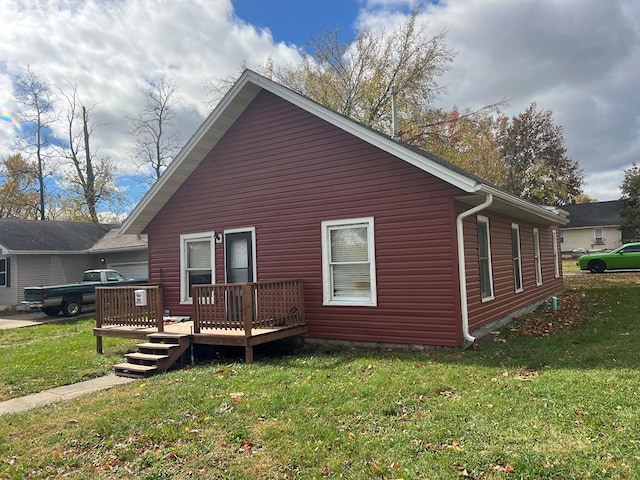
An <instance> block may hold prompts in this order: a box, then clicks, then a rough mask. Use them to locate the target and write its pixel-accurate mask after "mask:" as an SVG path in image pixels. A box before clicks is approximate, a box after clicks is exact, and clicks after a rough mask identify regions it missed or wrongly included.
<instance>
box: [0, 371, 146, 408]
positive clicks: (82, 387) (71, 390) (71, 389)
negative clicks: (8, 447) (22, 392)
mask: <svg viewBox="0 0 640 480" xmlns="http://www.w3.org/2000/svg"><path fill="white" fill-rule="evenodd" d="M133 381H134V379H133V378H125V377H118V376H117V375H115V374H113V373H110V374H109V375H105V376H104V377H98V378H93V379H91V380H86V381H84V382H79V383H73V384H71V385H65V386H63V387H56V388H52V389H51V390H45V391H44V392H40V393H34V394H33V395H27V396H26V397H18V398H12V399H11V400H6V401H4V402H0V416H2V415H4V414H6V413H19V412H24V411H26V410H30V409H32V408H35V407H41V406H43V405H47V404H49V403H54V402H61V401H64V400H71V399H74V398H77V397H80V396H82V395H86V394H88V393H93V392H97V391H100V390H105V389H107V388H111V387H115V386H117V385H123V384H125V383H130V382H133Z"/></svg>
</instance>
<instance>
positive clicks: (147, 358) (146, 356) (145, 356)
mask: <svg viewBox="0 0 640 480" xmlns="http://www.w3.org/2000/svg"><path fill="white" fill-rule="evenodd" d="M124 357H125V358H126V359H127V360H139V361H143V362H159V361H161V360H166V359H167V358H169V355H156V354H153V353H140V352H135V353H127V354H126V355H125V356H124Z"/></svg>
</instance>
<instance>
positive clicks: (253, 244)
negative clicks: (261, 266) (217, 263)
mask: <svg viewBox="0 0 640 480" xmlns="http://www.w3.org/2000/svg"><path fill="white" fill-rule="evenodd" d="M245 232H251V250H252V251H251V256H252V257H253V281H254V282H257V281H258V262H257V261H256V259H257V255H256V250H257V246H256V227H246V228H230V229H228V230H225V231H224V235H227V234H230V233H245ZM223 242H224V240H223ZM225 245H226V243H225ZM224 281H225V283H227V255H226V252H225V255H224Z"/></svg>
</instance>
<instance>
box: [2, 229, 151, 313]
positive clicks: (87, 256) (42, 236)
mask: <svg viewBox="0 0 640 480" xmlns="http://www.w3.org/2000/svg"><path fill="white" fill-rule="evenodd" d="M114 229H115V230H114ZM105 236H106V239H107V240H109V239H110V240H109V242H108V243H107V245H104V243H102V244H101V243H100V242H101V240H103V238H105ZM114 236H115V239H114ZM131 237H133V238H134V239H135V237H136V236H135V235H131V236H129V235H127V236H124V237H123V236H121V235H119V233H118V229H117V226H116V225H105V224H96V223H76V222H50V221H37V220H20V219H8V218H5V219H0V311H12V310H15V309H16V307H18V309H19V308H20V306H21V302H22V300H23V299H24V287H27V286H34V285H51V284H60V283H75V282H78V281H80V279H81V278H82V273H83V272H84V271H85V270H87V269H90V268H104V267H108V266H110V265H113V266H114V267H115V266H117V265H118V264H123V263H124V264H125V265H130V264H136V265H139V263H138V262H144V263H145V266H146V257H147V254H146V244H145V242H144V241H143V240H137V241H136V240H133V239H132V238H131ZM119 239H120V240H122V241H123V244H122V245H120V246H121V247H122V248H118V247H117V244H118V243H119V241H120V240H119ZM96 244H97V245H96ZM100 245H103V246H104V247H105V248H101V247H100ZM143 278H146V275H144V277H143Z"/></svg>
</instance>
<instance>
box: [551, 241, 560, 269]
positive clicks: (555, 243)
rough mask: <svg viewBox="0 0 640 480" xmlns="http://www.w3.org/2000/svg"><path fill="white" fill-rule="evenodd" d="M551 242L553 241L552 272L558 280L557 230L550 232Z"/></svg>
mask: <svg viewBox="0 0 640 480" xmlns="http://www.w3.org/2000/svg"><path fill="white" fill-rule="evenodd" d="M551 240H552V241H553V272H554V275H555V277H556V278H560V258H559V257H560V254H559V252H558V231H557V230H551Z"/></svg>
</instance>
